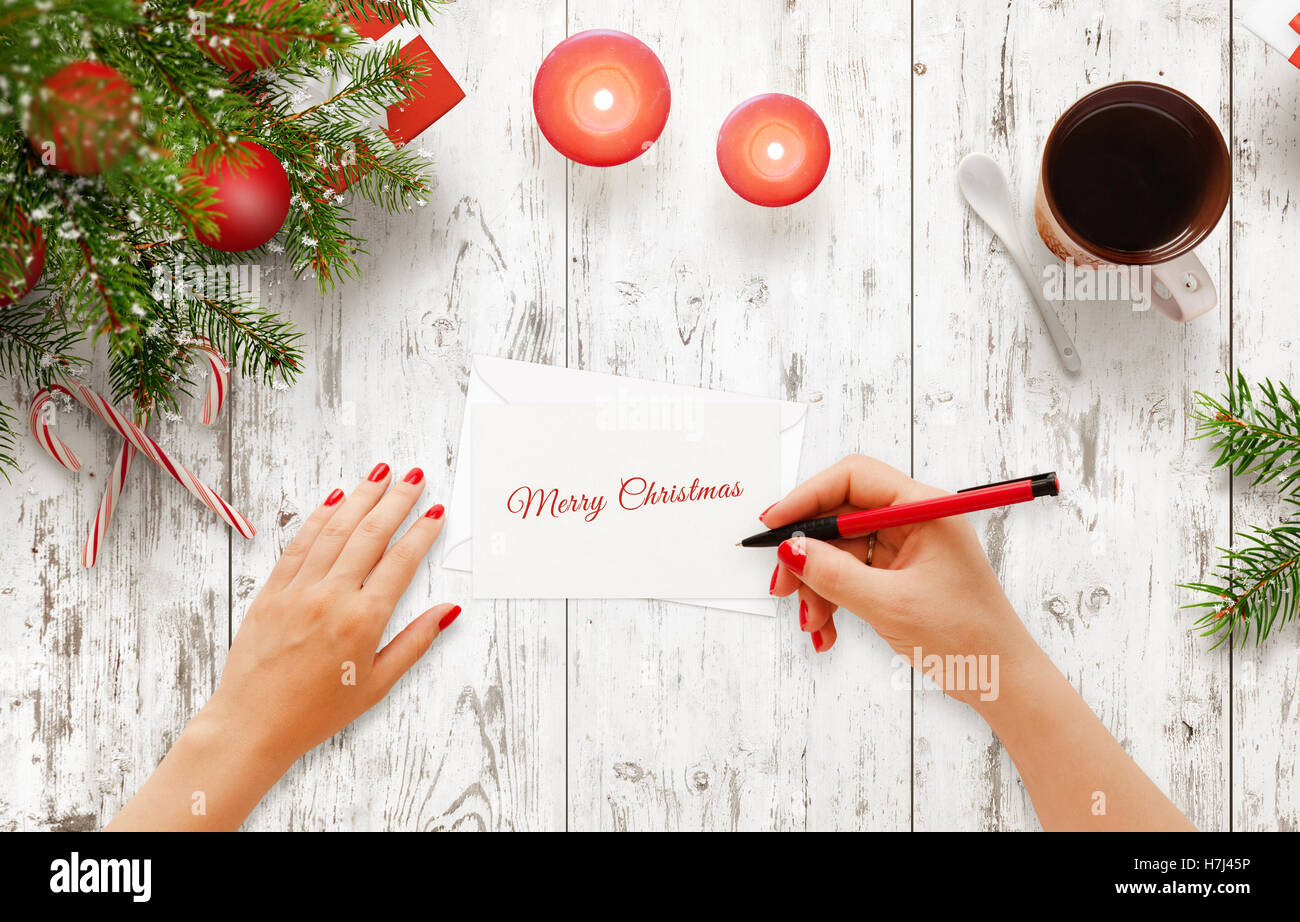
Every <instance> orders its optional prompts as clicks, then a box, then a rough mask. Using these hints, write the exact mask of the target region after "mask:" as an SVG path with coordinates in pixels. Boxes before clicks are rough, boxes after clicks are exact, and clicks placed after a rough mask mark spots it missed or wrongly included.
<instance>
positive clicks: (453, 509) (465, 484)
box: [442, 355, 808, 616]
mask: <svg viewBox="0 0 1300 922" xmlns="http://www.w3.org/2000/svg"><path fill="white" fill-rule="evenodd" d="M615 392H617V393H620V394H627V395H630V396H632V397H635V398H645V399H646V400H648V401H673V400H677V401H680V400H682V399H683V398H689V399H691V400H698V401H710V402H718V403H727V402H741V403H754V402H756V401H757V402H766V401H767V400H771V398H757V397H751V396H747V395H741V394H731V393H727V392H724V391H711V390H706V389H704V388H695V387H686V386H684V385H680V384H664V383H661V382H658V381H641V380H638V379H635V378H622V377H619V376H617V375H606V374H599V373H597V372H591V371H578V370H576V369H572V368H559V367H555V366H553V365H534V364H531V363H529V362H516V361H513V360H511V359H499V358H492V357H490V356H484V355H476V356H474V357H473V360H472V362H471V365H470V377H469V390H468V393H467V395H466V400H465V418H464V420H463V422H462V423H461V430H460V448H459V450H458V452H457V461H456V479H455V483H454V484H453V485H452V491H451V505H450V508H449V509H448V511H447V526H446V531H445V532H444V533H443V536H442V546H443V553H442V565H443V566H444V567H447V568H449V569H452V570H471V569H472V568H473V567H472V561H473V553H472V542H473V534H472V533H471V532H472V527H471V522H472V517H471V500H470V496H471V490H470V482H469V481H470V471H472V470H473V466H472V465H471V463H470V443H471V441H472V439H471V438H470V432H471V431H472V430H471V428H470V418H471V414H472V413H473V408H474V405H475V404H480V403H498V404H500V403H582V402H584V401H590V400H591V399H592V397H593V394H609V393H615ZM771 402H772V403H774V404H777V405H779V406H780V414H781V491H782V493H783V494H784V493H788V492H789V491H790V490H792V489H794V487H795V484H796V483H797V482H798V478H799V456H800V453H801V452H802V450H803V432H804V425H805V423H806V421H807V415H808V407H807V406H806V405H805V404H802V403H792V402H790V401H784V400H771ZM779 498H780V497H775V496H774V497H772V498H771V500H769V501H768V502H775V501H776V500H777V499H779ZM760 511H761V508H760V509H756V510H755V511H754V515H755V519H754V531H761V530H762V525H761V523H760V522H759V521H758V519H757V516H758V513H759V512H760ZM669 601H677V602H682V603H684V604H687V605H700V606H704V607H707V608H722V609H727V610H729V611H739V612H747V613H750V614H756V615H768V616H772V615H775V614H776V604H775V602H774V601H772V600H768V599H672V600H669Z"/></svg>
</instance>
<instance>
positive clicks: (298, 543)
mask: <svg viewBox="0 0 1300 922" xmlns="http://www.w3.org/2000/svg"><path fill="white" fill-rule="evenodd" d="M342 499H343V491H342V490H335V491H333V492H332V493H330V495H329V496H327V497H325V502H323V503H321V504H320V505H319V506H317V507H316V508H315V509H314V510H312V514H311V515H309V516H307V521H305V522H303V523H302V527H301V528H299V529H298V534H296V535H294V536H293V540H292V541H290V542H289V544H288V545H287V546H286V547H285V549H284V552H283V553H281V554H280V559H279V560H277V561H276V562H275V566H274V567H273V568H272V569H271V575H270V576H269V577H267V580H266V586H265V587H264V588H266V589H271V590H273V591H274V590H276V589H283V588H284V587H285V586H287V585H289V581H290V580H292V579H293V578H294V577H295V576H297V575H298V571H299V570H300V569H302V563H303V561H304V560H306V559H307V553H308V552H309V551H310V550H311V548H312V545H313V544H315V542H316V537H317V536H318V535H319V534H320V532H321V529H322V528H324V527H325V523H326V522H328V521H329V520H330V519H331V518H332V517H333V515H334V512H335V511H336V510H337V509H338V506H339V501H340V500H342Z"/></svg>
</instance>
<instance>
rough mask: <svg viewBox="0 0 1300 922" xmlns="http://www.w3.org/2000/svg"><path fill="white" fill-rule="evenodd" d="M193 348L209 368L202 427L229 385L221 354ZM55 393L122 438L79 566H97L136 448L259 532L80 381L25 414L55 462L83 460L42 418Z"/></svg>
mask: <svg viewBox="0 0 1300 922" xmlns="http://www.w3.org/2000/svg"><path fill="white" fill-rule="evenodd" d="M193 349H194V350H195V351H197V352H200V353H202V354H203V356H204V358H205V359H206V360H207V362H208V365H209V368H210V370H211V372H212V374H211V376H210V378H209V381H208V389H207V394H206V395H205V397H204V401H203V417H202V420H203V424H204V425H211V424H212V423H213V422H214V421H215V420H216V418H217V416H218V414H219V413H220V412H221V406H222V404H223V403H224V402H225V395H226V390H227V387H228V383H229V377H228V370H227V366H226V362H225V359H224V358H222V356H221V354H220V353H218V352H216V351H215V350H214V349H212V348H211V347H210V346H208V345H207V344H206V343H200V344H198V345H195V346H194V347H193ZM53 391H62V392H63V393H65V394H67V395H68V396H70V397H72V398H73V399H74V400H77V401H78V402H79V403H82V404H84V405H85V406H87V407H89V408H90V409H91V410H92V411H94V413H95V415H96V416H98V417H99V418H100V419H102V420H103V421H104V422H106V423H108V425H110V426H111V427H113V428H114V429H116V430H117V431H118V433H119V434H121V436H122V437H123V438H124V439H125V440H126V441H125V443H124V444H123V446H122V448H121V450H120V451H119V452H118V455H117V459H116V461H115V462H114V464H113V473H112V476H111V477H110V478H109V483H108V486H107V487H106V488H105V491H104V497H103V499H102V500H101V501H100V505H99V510H98V512H97V513H96V515H95V518H94V520H93V521H92V522H91V526H90V534H89V535H88V536H87V538H86V545H85V547H84V548H83V549H82V552H81V563H82V565H83V566H86V567H92V566H94V565H95V560H96V559H97V558H98V556H99V549H100V547H101V546H102V545H103V539H104V533H105V532H106V531H107V528H108V523H109V521H110V520H111V519H112V516H113V510H114V509H115V508H116V506H117V501H118V498H119V497H120V496H121V493H122V488H123V487H124V486H125V485H126V476H127V473H128V472H129V471H130V469H131V464H132V462H133V461H134V460H135V456H136V453H137V452H143V453H144V455H145V457H146V458H148V459H149V460H150V461H153V462H154V463H155V464H157V465H158V466H159V467H161V468H162V469H163V470H165V471H167V473H169V474H171V476H172V477H173V478H174V479H175V480H176V481H177V482H178V483H180V484H181V485H182V486H184V487H185V488H186V489H187V490H189V491H190V492H191V493H193V494H194V495H195V496H197V497H198V498H199V499H200V500H202V501H203V503H204V504H205V505H206V506H207V507H208V508H209V509H211V510H212V511H213V512H215V513H217V515H219V516H221V518H222V519H224V520H225V521H226V523H227V524H228V525H230V526H232V527H233V528H234V529H235V530H236V531H238V532H239V533H240V534H241V535H243V536H244V537H245V538H251V537H253V535H255V534H256V533H257V531H256V529H255V528H253V526H252V525H251V524H249V522H248V520H247V519H245V518H244V517H243V516H242V515H240V514H239V513H238V512H237V511H236V510H235V509H233V508H231V506H230V504H229V503H227V502H226V501H225V500H224V499H222V498H221V497H220V496H219V495H218V494H217V493H216V491H214V490H213V489H211V488H210V487H208V486H207V485H206V484H204V483H203V482H202V481H201V480H199V479H198V478H197V477H196V476H194V474H193V473H192V472H190V471H189V470H188V469H187V468H185V467H184V466H183V465H180V464H178V463H176V462H175V461H173V460H172V459H171V458H170V457H169V456H168V455H167V453H166V452H165V451H163V449H162V448H161V446H159V445H158V443H157V442H155V441H154V440H153V439H152V438H150V437H149V435H148V434H147V433H145V431H144V429H143V428H142V427H140V426H137V425H136V424H135V423H134V422H132V421H131V420H130V419H129V418H127V417H125V416H123V415H122V414H121V413H119V412H118V411H117V410H115V409H114V408H113V406H112V405H111V404H109V403H108V401H106V400H105V399H104V398H103V397H101V396H99V395H98V394H96V393H95V392H94V391H92V390H90V388H88V387H86V386H85V385H84V384H81V383H79V382H72V383H71V385H69V386H68V387H65V386H63V385H58V384H56V385H54V386H53V387H51V388H46V389H42V390H41V391H39V392H38V393H37V395H36V399H35V400H34V401H33V402H32V407H31V412H30V414H29V417H28V422H29V425H30V426H31V430H32V434H33V435H34V436H35V437H36V441H37V442H38V443H39V444H40V445H41V447H42V448H44V449H45V451H46V452H47V453H48V454H49V455H50V457H51V458H53V459H54V460H55V461H56V462H58V463H59V464H61V465H63V466H64V467H66V468H67V469H68V470H71V471H77V470H80V469H81V461H80V459H79V458H78V457H77V455H76V453H75V452H73V451H72V449H70V448H68V447H67V445H65V444H64V443H63V441H62V440H61V439H59V437H58V436H57V435H55V434H54V433H53V432H51V431H50V427H49V424H48V422H47V419H46V417H47V415H48V413H47V411H46V407H47V406H48V404H49V403H50V401H51V400H52V399H53V393H52V392H53Z"/></svg>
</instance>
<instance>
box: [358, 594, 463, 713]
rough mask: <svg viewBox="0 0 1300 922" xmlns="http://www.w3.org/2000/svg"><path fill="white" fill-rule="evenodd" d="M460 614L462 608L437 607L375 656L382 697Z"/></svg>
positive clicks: (413, 623) (412, 623) (375, 668)
mask: <svg viewBox="0 0 1300 922" xmlns="http://www.w3.org/2000/svg"><path fill="white" fill-rule="evenodd" d="M459 614H460V606H459V605H437V606H435V607H433V608H431V609H429V610H428V611H426V612H425V613H424V614H422V615H420V617H418V618H416V619H415V620H414V621H412V622H411V623H410V624H408V625H407V626H406V627H404V628H402V629H401V631H399V632H398V634H397V636H396V637H394V638H393V639H392V640H390V641H389V642H388V644H387V645H386V646H385V647H384V648H383V649H382V650H380V651H379V652H378V653H377V654H376V655H375V666H374V670H373V676H374V681H375V685H376V687H377V689H378V691H379V695H378V698H382V697H384V695H386V694H388V690H389V689H391V688H392V687H393V685H395V684H396V683H397V680H398V679H400V678H401V677H402V676H404V675H405V674H406V671H407V670H408V669H410V668H411V667H412V666H414V665H415V664H416V662H417V661H419V659H420V657H422V656H424V654H425V653H427V652H428V650H429V647H431V646H433V641H434V638H435V637H437V636H438V635H439V634H441V633H442V631H443V629H444V628H446V627H447V626H448V625H449V624H451V623H452V622H453V621H455V620H456V616H457V615H459ZM376 700H377V699H376Z"/></svg>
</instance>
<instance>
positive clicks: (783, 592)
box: [769, 538, 892, 598]
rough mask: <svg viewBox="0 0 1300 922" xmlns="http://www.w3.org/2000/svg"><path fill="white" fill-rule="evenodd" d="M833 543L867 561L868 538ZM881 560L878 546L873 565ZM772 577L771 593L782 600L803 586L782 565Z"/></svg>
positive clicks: (777, 566) (779, 565)
mask: <svg viewBox="0 0 1300 922" xmlns="http://www.w3.org/2000/svg"><path fill="white" fill-rule="evenodd" d="M832 543H833V544H834V545H835V546H836V547H839V548H842V549H843V550H845V551H847V552H848V553H850V554H852V555H853V556H854V557H856V558H857V559H858V560H863V561H865V560H866V559H867V546H868V540H867V539H866V538H842V539H840V540H839V541H834V542H832ZM881 558H882V554H881V552H880V546H879V544H877V546H876V553H875V557H874V559H873V563H880V562H881ZM891 559H892V558H891ZM772 575H773V580H772V586H771V588H770V590H769V591H770V592H771V593H772V595H775V596H780V597H781V598H785V597H786V596H788V595H790V594H791V593H793V592H794V591H796V590H797V589H798V588H799V587H800V586H802V585H803V580H801V579H799V577H798V576H797V575H795V574H794V573H792V572H790V570H789V569H788V568H787V567H785V566H783V565H782V564H780V563H778V564H777V565H776V572H775V573H773V574H772Z"/></svg>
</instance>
